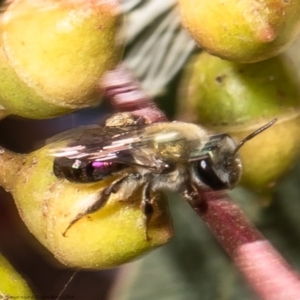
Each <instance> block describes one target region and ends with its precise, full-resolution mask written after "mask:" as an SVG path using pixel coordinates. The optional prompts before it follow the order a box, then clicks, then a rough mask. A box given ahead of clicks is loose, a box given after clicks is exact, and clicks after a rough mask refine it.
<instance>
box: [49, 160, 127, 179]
mask: <svg viewBox="0 0 300 300" xmlns="http://www.w3.org/2000/svg"><path fill="white" fill-rule="evenodd" d="M121 168H122V165H121V164H118V163H113V162H106V161H104V162H103V161H92V162H91V161H85V160H79V159H69V158H65V157H59V158H56V159H55V160H54V164H53V173H54V175H55V176H56V177H58V178H65V179H67V180H69V181H71V182H77V183H88V182H95V181H100V180H103V179H104V178H106V177H108V176H110V175H111V174H112V173H114V172H116V171H118V170H120V169H121Z"/></svg>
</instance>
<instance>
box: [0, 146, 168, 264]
mask: <svg viewBox="0 0 300 300" xmlns="http://www.w3.org/2000/svg"><path fill="white" fill-rule="evenodd" d="M49 147H50V145H47V146H45V147H44V148H41V149H40V150H38V151H36V152H33V153H31V154H29V155H25V156H22V160H23V161H22V162H19V170H17V169H16V168H17V167H14V168H9V169H6V173H7V176H6V178H7V180H8V181H9V182H6V184H5V188H6V190H8V191H9V192H11V193H12V195H13V197H14V199H15V202H16V205H17V207H18V210H19V213H20V216H21V218H22V219H23V221H24V223H25V224H26V225H27V227H28V229H29V230H30V231H31V232H32V234H33V235H34V236H35V237H36V238H37V239H38V240H39V241H40V242H41V243H42V244H43V245H44V246H45V247H46V248H47V249H48V250H50V251H51V252H52V253H53V254H54V256H55V257H56V258H57V259H58V260H59V261H60V262H61V263H63V264H65V265H67V266H69V267H78V268H90V269H97V268H99V269H102V268H110V267H115V266H118V265H120V264H122V263H125V262H128V261H130V260H132V259H134V258H136V257H137V256H139V255H140V254H143V253H145V252H146V251H148V250H151V249H153V248H156V247H158V246H161V245H163V244H165V243H166V242H168V241H169V239H170V238H171V236H172V222H171V217H170V214H169V210H168V205H167V203H166V200H165V198H164V197H163V195H162V194H160V193H152V195H151V196H153V199H154V200H153V211H154V212H153V215H152V217H151V218H150V221H149V224H148V225H147V230H146V223H145V215H144V214H143V212H142V210H141V199H142V193H143V192H142V187H139V188H135V182H132V181H128V182H127V183H126V184H125V185H124V186H122V188H121V189H120V190H119V191H117V192H115V193H112V194H111V196H110V197H109V198H108V201H107V203H105V205H103V206H102V207H101V208H100V209H99V210H97V211H95V212H93V213H91V214H88V215H84V216H82V217H80V218H79V219H78V220H77V221H76V222H74V223H73V224H72V221H74V220H75V219H76V218H77V217H78V216H80V214H84V212H85V211H86V210H87V209H88V207H91V206H92V205H93V204H94V203H95V202H96V201H97V200H98V199H99V197H100V195H101V192H102V191H103V190H104V189H105V188H107V187H108V186H110V185H111V183H112V182H113V181H114V180H116V179H118V178H119V176H120V175H113V176H110V177H108V178H107V179H104V180H102V181H98V182H95V183H86V184H84V183H71V182H69V181H67V180H66V179H59V178H57V177H56V176H55V175H54V174H53V170H52V169H53V157H51V156H50V155H49ZM15 165H16V162H15ZM129 171H130V170H129ZM9 172H11V176H9V174H8V173H9ZM16 173H17V174H18V176H16ZM10 178H11V179H10ZM71 224H72V225H71ZM70 225H71V226H70ZM147 235H148V237H149V238H148V239H147Z"/></svg>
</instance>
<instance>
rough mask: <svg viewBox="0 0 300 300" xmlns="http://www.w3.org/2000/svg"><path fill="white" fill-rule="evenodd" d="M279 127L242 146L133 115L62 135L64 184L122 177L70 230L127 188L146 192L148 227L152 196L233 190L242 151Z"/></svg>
mask: <svg viewBox="0 0 300 300" xmlns="http://www.w3.org/2000/svg"><path fill="white" fill-rule="evenodd" d="M275 121H276V119H274V120H272V121H271V122H269V123H268V124H266V125H264V126H263V127H261V128H259V129H258V130H256V131H254V132H253V133H252V134H250V135H249V136H247V137H246V138H245V139H243V140H242V141H241V142H239V143H238V144H236V143H235V141H234V140H233V139H232V138H231V137H230V136H229V135H228V134H227V133H220V134H209V132H208V131H207V130H206V129H204V128H203V127H201V126H199V125H195V124H191V123H185V122H159V123H151V124H147V120H146V118H143V117H140V116H135V115H134V114H132V113H117V114H115V115H113V116H112V117H110V118H109V119H108V120H107V121H106V125H105V126H104V127H100V126H97V125H95V126H90V127H83V128H79V129H77V130H75V131H74V130H73V131H71V132H66V133H63V134H62V135H59V136H58V138H56V139H58V140H61V141H63V142H64V145H65V146H64V147H61V146H59V143H56V144H54V145H56V146H53V147H51V150H50V151H51V155H52V156H54V157H55V159H54V164H53V172H54V174H55V176H57V177H58V178H64V179H67V180H69V181H71V182H75V183H90V182H95V181H99V180H103V179H105V178H107V177H108V176H112V175H115V174H119V176H117V179H116V180H115V181H113V183H112V184H111V185H110V186H108V187H106V188H105V189H104V190H103V192H102V193H101V195H100V197H99V199H98V200H97V202H96V203H94V204H93V205H92V206H91V207H88V208H87V209H86V211H85V212H84V213H81V214H80V215H78V216H77V217H76V218H75V219H74V220H73V221H72V222H71V224H70V225H69V227H68V228H67V230H68V229H69V228H70V227H71V226H72V225H73V224H74V223H75V222H76V221H77V220H79V219H80V218H81V217H83V216H85V215H87V214H90V213H93V212H95V211H97V210H98V209H100V208H101V207H102V206H103V205H105V203H106V201H107V200H108V198H109V196H110V194H111V193H117V192H118V191H119V190H120V189H121V187H124V186H126V185H128V188H130V189H131V191H132V192H133V191H134V190H135V189H136V188H140V187H143V197H142V199H141V204H142V205H141V206H142V209H143V212H144V214H145V218H146V223H147V222H149V220H150V218H151V214H152V212H153V209H152V199H151V193H152V192H155V191H161V190H171V191H178V192H180V193H181V194H182V196H183V198H184V199H186V200H188V201H194V200H196V198H197V197H199V191H205V190H222V189H231V188H233V187H234V186H236V185H237V183H238V182H239V180H240V177H241V172H242V164H241V160H240V158H239V156H238V153H237V152H238V150H239V149H240V148H241V146H242V145H243V144H244V143H245V142H246V141H248V140H250V139H251V138H253V137H254V136H256V135H257V134H259V133H261V132H262V131H264V130H265V129H267V128H269V127H270V126H272V125H273V124H274V123H275Z"/></svg>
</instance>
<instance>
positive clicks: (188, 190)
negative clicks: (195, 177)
mask: <svg viewBox="0 0 300 300" xmlns="http://www.w3.org/2000/svg"><path fill="white" fill-rule="evenodd" d="M182 197H183V198H184V199H185V200H186V201H187V202H189V204H190V205H192V206H194V205H195V204H197V203H199V202H200V201H201V196H200V195H199V192H198V190H197V189H196V188H195V187H194V186H193V185H187V186H186V187H185V190H184V191H183V192H182Z"/></svg>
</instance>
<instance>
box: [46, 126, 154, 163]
mask: <svg viewBox="0 0 300 300" xmlns="http://www.w3.org/2000/svg"><path fill="white" fill-rule="evenodd" d="M143 132H144V129H143V128H141V126H139V127H137V126H129V127H100V126H97V125H92V126H82V127H79V128H76V129H71V130H68V131H66V132H63V133H61V134H58V135H56V136H54V137H52V138H50V139H48V140H47V143H48V144H49V146H48V148H49V154H50V155H51V156H54V157H65V158H68V159H85V160H88V161H113V162H118V163H124V164H130V165H131V164H133V165H142V166H144V167H150V168H151V166H153V164H156V163H155V162H154V161H153V159H154V158H153V157H151V156H149V155H148V154H147V153H146V152H145V151H144V148H147V144H149V142H150V141H151V137H147V138H145V137H142V136H143Z"/></svg>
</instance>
